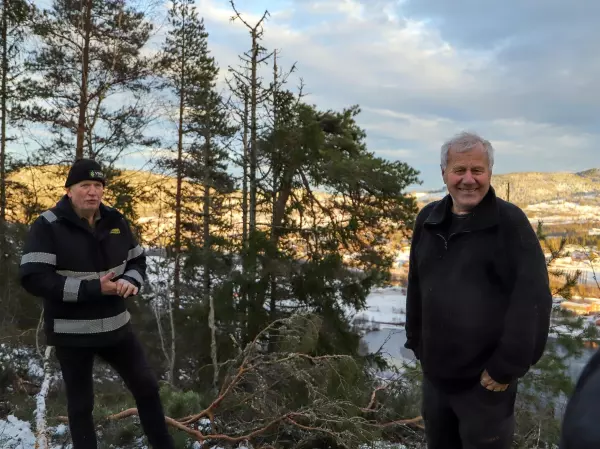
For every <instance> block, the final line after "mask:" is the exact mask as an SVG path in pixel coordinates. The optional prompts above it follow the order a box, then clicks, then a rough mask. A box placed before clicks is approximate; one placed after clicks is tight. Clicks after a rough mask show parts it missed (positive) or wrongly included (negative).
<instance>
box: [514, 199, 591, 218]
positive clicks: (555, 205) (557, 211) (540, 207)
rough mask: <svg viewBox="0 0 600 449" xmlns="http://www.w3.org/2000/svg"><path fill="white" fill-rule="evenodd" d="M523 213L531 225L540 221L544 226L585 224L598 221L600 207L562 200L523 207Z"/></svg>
mask: <svg viewBox="0 0 600 449" xmlns="http://www.w3.org/2000/svg"><path fill="white" fill-rule="evenodd" d="M524 212H525V213H526V214H527V216H528V217H529V221H531V222H532V223H533V222H535V223H537V221H538V220H542V221H543V222H544V223H545V224H550V223H552V224H559V223H562V224H564V223H587V222H590V221H598V220H600V207H598V206H591V205H586V204H578V203H573V202H570V201H564V200H552V201H545V202H542V203H537V204H530V205H528V206H527V207H525V209H524Z"/></svg>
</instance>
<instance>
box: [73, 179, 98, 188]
mask: <svg viewBox="0 0 600 449" xmlns="http://www.w3.org/2000/svg"><path fill="white" fill-rule="evenodd" d="M87 187H100V188H102V187H104V185H103V184H102V183H101V182H100V181H96V180H93V179H86V180H83V181H79V182H78V183H76V184H73V185H72V186H71V187H67V189H80V188H87Z"/></svg>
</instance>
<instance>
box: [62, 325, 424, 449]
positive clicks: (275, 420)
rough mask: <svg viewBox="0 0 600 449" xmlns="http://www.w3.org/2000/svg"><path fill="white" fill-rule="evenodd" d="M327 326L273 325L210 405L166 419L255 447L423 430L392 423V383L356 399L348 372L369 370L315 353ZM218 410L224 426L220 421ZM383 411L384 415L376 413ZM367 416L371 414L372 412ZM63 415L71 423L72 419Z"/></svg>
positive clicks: (210, 437)
mask: <svg viewBox="0 0 600 449" xmlns="http://www.w3.org/2000/svg"><path fill="white" fill-rule="evenodd" d="M322 325H323V323H322V321H320V319H318V318H314V317H312V318H311V316H310V315H309V316H308V317H307V316H303V315H295V316H294V317H292V318H288V319H283V320H278V321H275V322H273V323H271V325H269V326H267V327H266V328H265V329H264V330H263V331H262V332H261V333H259V335H258V336H257V337H256V338H255V339H254V340H253V341H252V342H251V343H250V344H248V345H247V346H246V347H245V348H244V349H243V350H242V352H241V353H240V354H239V356H237V357H236V358H235V359H234V360H232V362H233V363H228V365H229V366H230V368H229V369H230V370H231V371H230V373H229V375H228V376H226V379H225V381H224V382H223V385H222V386H221V389H220V391H219V394H218V395H217V397H216V398H214V400H213V401H212V402H211V403H210V405H208V407H206V408H205V409H204V410H202V411H200V412H199V413H196V414H193V415H189V416H185V417H183V418H179V419H174V418H171V417H165V421H166V423H167V424H168V425H169V426H171V427H173V428H175V429H178V430H180V431H182V432H185V433H186V434H188V435H189V436H190V437H191V438H193V439H194V440H195V441H197V442H200V443H205V442H207V441H212V442H215V441H220V442H227V443H232V444H235V443H241V442H244V443H245V442H250V443H251V444H254V445H255V447H259V446H261V447H271V446H272V445H274V444H275V441H277V435H281V434H282V433H284V434H285V435H286V438H292V439H295V440H297V441H302V440H303V439H305V438H307V432H308V433H309V434H310V433H317V434H322V435H323V436H325V437H326V438H330V437H331V438H333V439H334V440H335V441H336V442H337V443H338V444H339V445H340V447H358V445H360V444H361V443H362V442H364V441H369V439H370V438H373V437H374V435H376V434H378V433H380V431H381V429H388V428H393V427H394V426H414V427H420V428H423V426H422V424H421V422H422V417H420V416H418V417H415V418H410V419H399V420H393V421H389V422H388V421H386V420H389V419H390V415H392V416H393V413H394V412H393V410H391V409H387V408H386V406H385V400H384V399H382V398H380V399H379V400H378V395H377V393H378V392H380V391H382V390H385V389H386V388H391V386H390V385H391V384H389V383H386V385H385V386H374V387H373V390H371V394H370V398H369V401H368V404H367V405H366V407H361V406H360V405H357V404H355V403H353V402H352V401H351V400H350V399H348V398H349V397H356V396H355V395H356V393H359V391H352V390H355V389H356V387H355V386H354V385H352V384H350V383H349V382H348V378H347V377H346V372H347V370H348V369H350V370H357V373H358V372H360V370H362V369H364V368H363V367H362V366H361V365H360V364H359V363H357V361H356V360H355V359H353V358H352V357H349V356H344V355H323V356H313V355H310V354H311V353H312V352H313V351H312V349H311V348H310V341H312V340H311V339H312V338H313V337H315V336H318V334H319V326H322ZM266 332H269V334H268V336H269V338H270V341H271V342H275V347H276V348H277V347H281V348H284V349H285V351H283V350H282V351H280V352H278V351H274V352H267V351H265V350H264V347H263V346H261V342H262V341H263V340H261V338H262V337H263V336H264V334H265V333H266ZM277 335H281V337H282V340H281V345H279V343H278V342H277V341H276V340H275V337H276V336H277ZM315 341H316V338H315ZM307 342H309V343H308V346H307ZM331 380H334V381H335V382H337V388H338V389H340V388H342V389H344V390H347V391H348V395H347V396H345V395H341V396H339V397H336V398H332V397H330V396H329V393H328V391H329V390H328V388H329V385H331V384H330V381H331ZM299 388H300V389H303V392H304V393H303V396H302V399H301V402H300V403H298V402H297V400H298V397H297V396H296V395H295V394H294V393H293V392H294V390H296V389H299ZM217 412H218V420H217V424H218V427H217V426H215V420H216V419H215V418H216V416H217ZM375 412H376V413H377V416H378V418H377V419H374V418H373V414H374V413H375ZM366 413H368V414H369V416H370V417H371V418H369V419H367V418H366V417H364V416H366V415H365V414H366ZM380 413H381V414H380ZM137 414H138V410H137V409H136V408H129V409H126V410H123V411H121V412H119V413H116V414H113V415H109V416H107V417H106V418H104V419H105V420H106V421H118V420H121V419H125V418H128V417H131V416H135V415H137ZM363 415H364V416H363ZM202 418H207V419H208V420H210V424H211V426H210V428H209V427H208V425H207V423H206V424H205V423H201V424H202V425H201V426H198V424H197V423H198V421H200V420H201V419H202ZM59 420H60V421H62V422H68V420H67V418H66V417H59ZM382 421H385V422H382ZM253 440H254V441H253ZM257 440H258V441H257Z"/></svg>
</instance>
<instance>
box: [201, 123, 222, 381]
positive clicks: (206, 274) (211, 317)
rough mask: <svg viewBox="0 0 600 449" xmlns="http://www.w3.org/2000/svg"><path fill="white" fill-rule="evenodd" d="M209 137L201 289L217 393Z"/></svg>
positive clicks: (208, 137)
mask: <svg viewBox="0 0 600 449" xmlns="http://www.w3.org/2000/svg"><path fill="white" fill-rule="evenodd" d="M210 147H211V136H210V133H209V134H208V135H207V136H206V139H205V142H204V183H203V184H204V209H203V223H202V224H203V236H202V245H203V248H202V250H203V253H204V270H203V273H202V276H203V287H204V301H205V303H207V304H208V306H209V308H208V327H209V329H210V356H211V359H212V364H213V388H214V389H215V391H217V389H218V386H219V361H218V358H217V330H216V324H215V303H214V297H213V295H212V292H211V282H210V274H211V269H210V266H211V263H210V253H211V246H212V244H211V239H210V199H211V198H210V189H211V178H212V176H211V167H212V165H211V156H210V151H211V148H210Z"/></svg>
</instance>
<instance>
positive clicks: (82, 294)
mask: <svg viewBox="0 0 600 449" xmlns="http://www.w3.org/2000/svg"><path fill="white" fill-rule="evenodd" d="M50 226H51V225H50V224H49V223H48V222H47V221H46V219H45V218H43V217H39V218H38V219H37V220H35V221H34V222H33V224H32V225H31V228H30V229H29V233H28V234H27V238H26V240H25V246H24V249H23V256H22V257H21V264H20V266H19V278H20V281H21V285H22V286H23V288H24V289H25V290H26V291H27V292H29V293H31V294H32V295H34V296H39V297H42V298H46V299H48V300H51V301H60V302H70V303H76V302H85V301H94V300H98V299H101V298H102V297H103V295H102V291H101V289H100V280H99V279H91V280H81V279H77V278H74V277H68V276H62V275H60V274H57V272H56V252H55V250H54V241H53V238H52V233H51V229H50Z"/></svg>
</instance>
